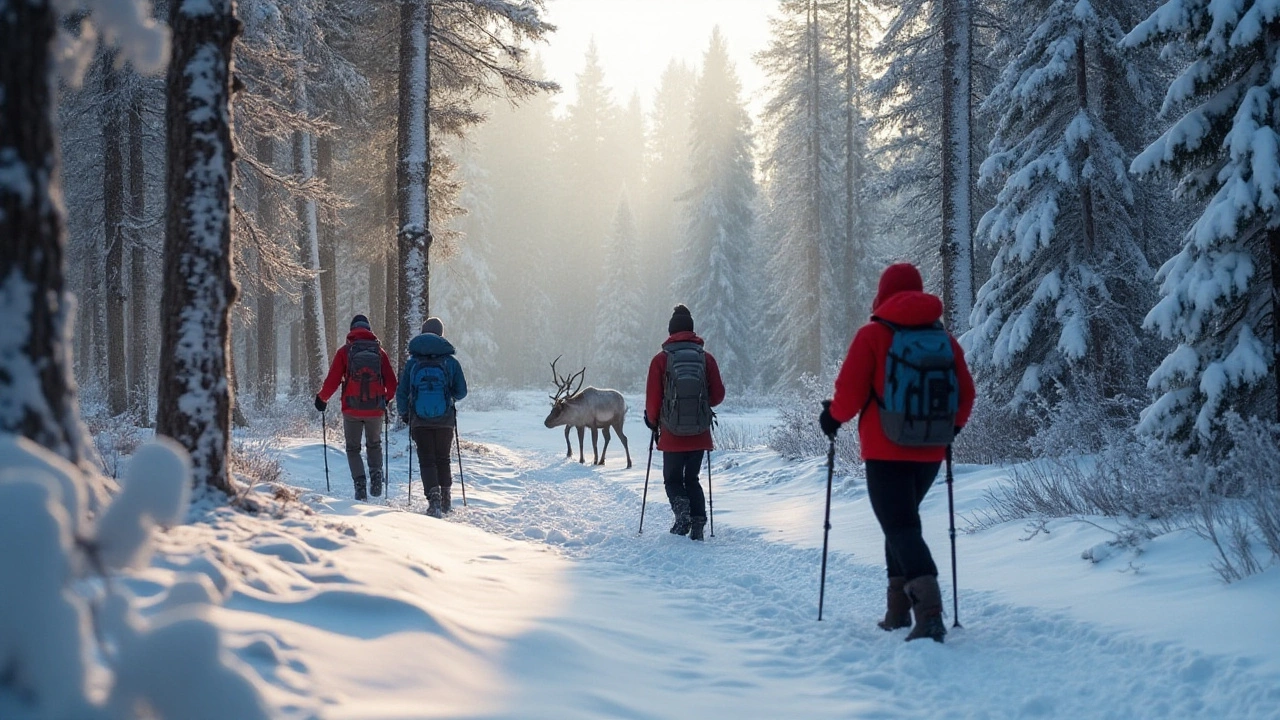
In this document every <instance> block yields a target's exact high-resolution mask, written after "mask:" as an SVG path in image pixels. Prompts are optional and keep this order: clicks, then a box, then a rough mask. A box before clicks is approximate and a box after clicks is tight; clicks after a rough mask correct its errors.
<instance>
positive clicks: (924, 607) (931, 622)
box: [904, 575, 947, 642]
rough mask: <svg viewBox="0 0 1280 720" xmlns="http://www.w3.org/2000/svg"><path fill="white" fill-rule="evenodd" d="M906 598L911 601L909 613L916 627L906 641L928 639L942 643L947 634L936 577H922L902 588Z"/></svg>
mask: <svg viewBox="0 0 1280 720" xmlns="http://www.w3.org/2000/svg"><path fill="white" fill-rule="evenodd" d="M904 589H905V590H906V593H907V597H908V598H910V599H911V612H912V613H913V614H914V615H915V616H916V625H915V627H913V628H911V632H910V633H908V634H907V640H908V641H910V640H919V639H920V638H930V639H931V640H933V641H934V642H942V637H943V636H944V635H946V634H947V625H946V623H944V622H942V590H941V589H939V588H938V576H937V575H922V576H920V577H918V578H916V579H915V580H912V581H911V582H909V583H907V584H906V585H905V586H904Z"/></svg>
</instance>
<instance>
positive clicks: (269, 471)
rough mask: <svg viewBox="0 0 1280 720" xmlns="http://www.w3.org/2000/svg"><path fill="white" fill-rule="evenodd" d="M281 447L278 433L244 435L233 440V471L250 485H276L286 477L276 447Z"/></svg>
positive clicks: (245, 483)
mask: <svg viewBox="0 0 1280 720" xmlns="http://www.w3.org/2000/svg"><path fill="white" fill-rule="evenodd" d="M278 447H280V436H278V435H274V434H272V435H259V434H253V435H244V436H239V437H235V438H233V439H232V440H231V472H233V473H235V475H236V479H237V480H238V481H240V482H241V483H242V484H244V485H245V486H248V487H252V486H254V485H259V484H267V485H275V484H279V483H280V482H281V480H282V479H283V478H284V466H282V465H281V464H280V455H279V453H278V452H277V451H276V450H275V449H274V448H278Z"/></svg>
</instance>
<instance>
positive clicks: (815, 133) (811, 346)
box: [799, 0, 824, 377]
mask: <svg viewBox="0 0 1280 720" xmlns="http://www.w3.org/2000/svg"><path fill="white" fill-rule="evenodd" d="M807 11H808V16H807V18H806V19H807V20H808V25H807V28H806V29H807V30H808V42H807V43H806V44H807V49H808V68H807V69H808V78H807V79H808V81H809V83H808V84H809V102H808V106H809V107H808V110H809V117H808V120H809V133H808V135H809V147H808V150H809V163H810V167H809V182H810V185H811V187H810V191H811V192H812V197H810V198H809V228H808V232H809V241H808V242H807V243H806V244H805V283H807V284H808V285H809V287H810V288H811V290H810V293H809V300H810V301H809V306H808V307H807V308H806V309H805V317H806V322H808V324H809V337H808V338H807V339H806V340H805V342H804V343H803V345H802V347H805V348H806V350H805V351H804V358H805V359H804V360H801V361H800V362H799V365H800V368H801V371H802V372H804V373H807V374H810V375H813V376H815V377H817V376H819V375H820V374H821V373H822V358H823V344H822V255H823V245H824V243H823V239H822V205H821V197H822V166H821V162H820V160H821V156H822V144H821V138H820V133H821V127H820V122H821V118H820V108H819V105H818V103H819V101H820V100H821V94H820V93H819V91H818V80H819V77H818V75H819V68H818V60H819V54H818V53H819V47H818V5H817V0H811V2H809V3H808V4H807Z"/></svg>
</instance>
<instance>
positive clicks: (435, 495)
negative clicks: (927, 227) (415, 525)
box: [427, 486, 444, 518]
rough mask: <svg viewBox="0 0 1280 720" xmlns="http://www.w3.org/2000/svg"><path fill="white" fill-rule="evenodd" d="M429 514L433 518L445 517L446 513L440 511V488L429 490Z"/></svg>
mask: <svg viewBox="0 0 1280 720" xmlns="http://www.w3.org/2000/svg"><path fill="white" fill-rule="evenodd" d="M427 514H428V515H430V516H431V517H433V518H442V517H444V513H443V512H442V511H441V510H440V488H439V487H438V486H437V487H433V488H431V489H429V490H427Z"/></svg>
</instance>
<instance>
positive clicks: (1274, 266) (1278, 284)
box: [1260, 228, 1280, 482]
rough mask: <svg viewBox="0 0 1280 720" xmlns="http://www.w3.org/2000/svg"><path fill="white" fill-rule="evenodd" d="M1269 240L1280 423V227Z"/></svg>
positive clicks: (1274, 373)
mask: <svg viewBox="0 0 1280 720" xmlns="http://www.w3.org/2000/svg"><path fill="white" fill-rule="evenodd" d="M1267 240H1268V244H1269V245H1270V246H1271V247H1270V249H1271V379H1272V381H1273V382H1272V384H1273V385H1274V386H1275V393H1276V422H1278V423H1280V228H1275V229H1272V230H1269V231H1268V232H1267ZM1260 335H1261V333H1260ZM1262 336H1263V337H1265V335H1262ZM1278 482H1280V481H1278Z"/></svg>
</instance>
